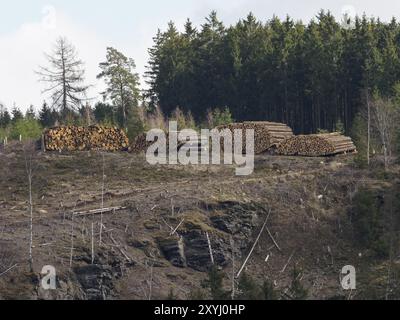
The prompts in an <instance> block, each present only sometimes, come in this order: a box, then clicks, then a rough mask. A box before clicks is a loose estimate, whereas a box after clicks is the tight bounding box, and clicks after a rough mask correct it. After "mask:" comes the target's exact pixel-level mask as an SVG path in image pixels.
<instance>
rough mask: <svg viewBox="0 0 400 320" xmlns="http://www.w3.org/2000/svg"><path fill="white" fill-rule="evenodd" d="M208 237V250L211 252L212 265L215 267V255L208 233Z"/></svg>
mask: <svg viewBox="0 0 400 320" xmlns="http://www.w3.org/2000/svg"><path fill="white" fill-rule="evenodd" d="M206 236H207V242H208V248H209V250H210V258H211V263H212V264H213V265H214V255H213V251H212V247H211V241H210V236H209V235H208V232H206Z"/></svg>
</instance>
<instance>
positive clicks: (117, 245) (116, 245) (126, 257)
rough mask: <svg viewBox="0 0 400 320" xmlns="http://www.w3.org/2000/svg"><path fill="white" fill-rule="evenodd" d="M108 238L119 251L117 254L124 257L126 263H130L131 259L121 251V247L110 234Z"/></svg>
mask: <svg viewBox="0 0 400 320" xmlns="http://www.w3.org/2000/svg"><path fill="white" fill-rule="evenodd" d="M109 237H110V239H111V241H112V242H113V243H114V245H115V247H116V248H117V249H118V250H119V252H121V254H122V255H123V256H124V257H125V259H126V260H128V262H129V263H130V262H132V259H131V258H130V257H129V256H128V255H127V254H126V253H125V252H124V250H122V249H121V245H120V244H118V242H117V241H116V240H115V239H114V237H113V236H112V234H109Z"/></svg>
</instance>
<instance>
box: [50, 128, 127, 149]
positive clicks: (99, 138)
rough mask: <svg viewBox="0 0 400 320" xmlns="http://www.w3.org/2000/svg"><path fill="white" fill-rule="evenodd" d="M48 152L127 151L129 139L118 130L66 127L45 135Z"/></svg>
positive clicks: (52, 130)
mask: <svg viewBox="0 0 400 320" xmlns="http://www.w3.org/2000/svg"><path fill="white" fill-rule="evenodd" d="M43 144H44V148H45V150H46V151H90V150H93V151H107V152H114V151H126V150H127V149H128V147H129V139H128V137H127V136H126V134H125V133H124V132H123V131H122V130H121V129H118V128H106V127H101V126H90V127H77V126H64V127H56V128H51V129H48V130H46V131H45V132H44V134H43Z"/></svg>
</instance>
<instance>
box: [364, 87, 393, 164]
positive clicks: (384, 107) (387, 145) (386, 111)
mask: <svg viewBox="0 0 400 320" xmlns="http://www.w3.org/2000/svg"><path fill="white" fill-rule="evenodd" d="M370 108H371V119H372V123H371V124H372V126H373V130H374V131H375V133H376V135H377V138H378V139H379V141H380V143H381V145H382V151H383V157H384V164H385V169H387V168H388V167H389V164H390V162H391V159H392V153H393V148H394V141H395V135H396V123H397V120H398V114H399V111H398V109H397V108H396V106H395V104H394V103H393V101H392V100H390V99H385V98H382V97H379V96H377V95H376V96H374V97H373V98H372V99H371V101H370Z"/></svg>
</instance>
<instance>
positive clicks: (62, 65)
mask: <svg viewBox="0 0 400 320" xmlns="http://www.w3.org/2000/svg"><path fill="white" fill-rule="evenodd" d="M46 58H47V60H48V62H49V65H50V66H49V67H39V68H40V70H39V71H37V72H36V73H37V74H38V75H39V76H40V79H39V81H41V82H45V83H47V84H48V87H47V88H46V89H45V90H44V91H43V93H50V94H51V98H52V100H53V103H52V106H51V107H52V108H57V109H59V110H60V111H61V112H63V113H64V112H70V111H72V110H78V109H79V108H80V107H81V105H82V101H83V100H84V99H85V96H86V91H87V89H88V88H89V87H88V86H84V85H82V84H83V82H84V74H85V71H84V69H83V62H82V61H81V60H79V59H78V58H77V53H76V50H75V47H74V46H73V45H72V44H71V43H69V42H68V40H67V39H66V38H62V37H60V38H58V39H57V41H56V43H55V45H54V50H53V52H52V54H46Z"/></svg>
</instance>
